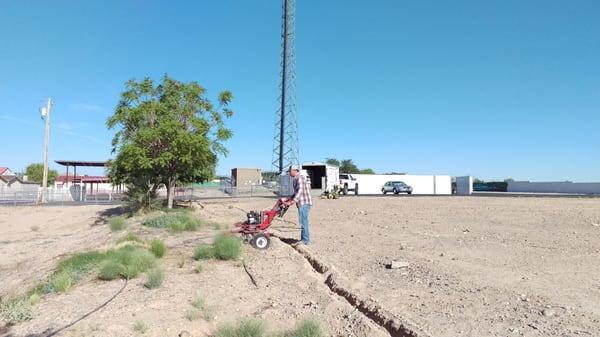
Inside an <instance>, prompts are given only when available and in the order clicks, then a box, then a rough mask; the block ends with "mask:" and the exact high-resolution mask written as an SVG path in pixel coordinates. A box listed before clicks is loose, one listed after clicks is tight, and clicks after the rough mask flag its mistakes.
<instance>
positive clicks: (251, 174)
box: [231, 167, 262, 187]
mask: <svg viewBox="0 0 600 337" xmlns="http://www.w3.org/2000/svg"><path fill="white" fill-rule="evenodd" d="M231 184H232V185H233V186H234V187H245V186H252V185H260V184H262V176H261V172H260V169H257V168H239V167H237V168H234V169H232V170H231Z"/></svg>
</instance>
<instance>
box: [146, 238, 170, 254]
mask: <svg viewBox="0 0 600 337" xmlns="http://www.w3.org/2000/svg"><path fill="white" fill-rule="evenodd" d="M148 249H149V250H150V252H151V253H152V254H154V256H156V257H157V258H159V259H160V258H162V257H163V256H165V253H166V251H167V247H166V246H165V243H164V242H163V241H162V240H160V239H154V240H152V241H150V248H148Z"/></svg>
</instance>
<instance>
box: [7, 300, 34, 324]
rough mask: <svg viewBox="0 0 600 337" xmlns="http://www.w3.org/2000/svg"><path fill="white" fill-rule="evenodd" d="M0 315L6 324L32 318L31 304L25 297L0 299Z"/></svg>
mask: <svg viewBox="0 0 600 337" xmlns="http://www.w3.org/2000/svg"><path fill="white" fill-rule="evenodd" d="M0 317H1V318H2V320H3V321H4V322H5V323H7V324H17V323H20V322H24V321H28V320H30V319H31V318H33V313H32V310H31V304H30V303H29V301H28V300H27V299H26V298H24V297H23V298H14V299H7V300H4V299H2V300H0Z"/></svg>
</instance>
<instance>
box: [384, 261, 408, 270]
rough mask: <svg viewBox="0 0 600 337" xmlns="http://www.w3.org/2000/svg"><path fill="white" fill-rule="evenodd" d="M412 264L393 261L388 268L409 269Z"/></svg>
mask: <svg viewBox="0 0 600 337" xmlns="http://www.w3.org/2000/svg"><path fill="white" fill-rule="evenodd" d="M409 265H410V264H409V263H408V262H404V261H396V260H393V261H392V262H391V263H390V264H389V265H388V266H389V268H390V269H400V268H408V266H409Z"/></svg>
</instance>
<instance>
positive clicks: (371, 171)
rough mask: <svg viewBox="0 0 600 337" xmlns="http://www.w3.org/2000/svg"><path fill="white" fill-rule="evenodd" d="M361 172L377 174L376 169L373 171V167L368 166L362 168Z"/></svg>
mask: <svg viewBox="0 0 600 337" xmlns="http://www.w3.org/2000/svg"><path fill="white" fill-rule="evenodd" d="M360 173H361V174H375V171H373V169H370V168H366V169H362V170H360Z"/></svg>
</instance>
